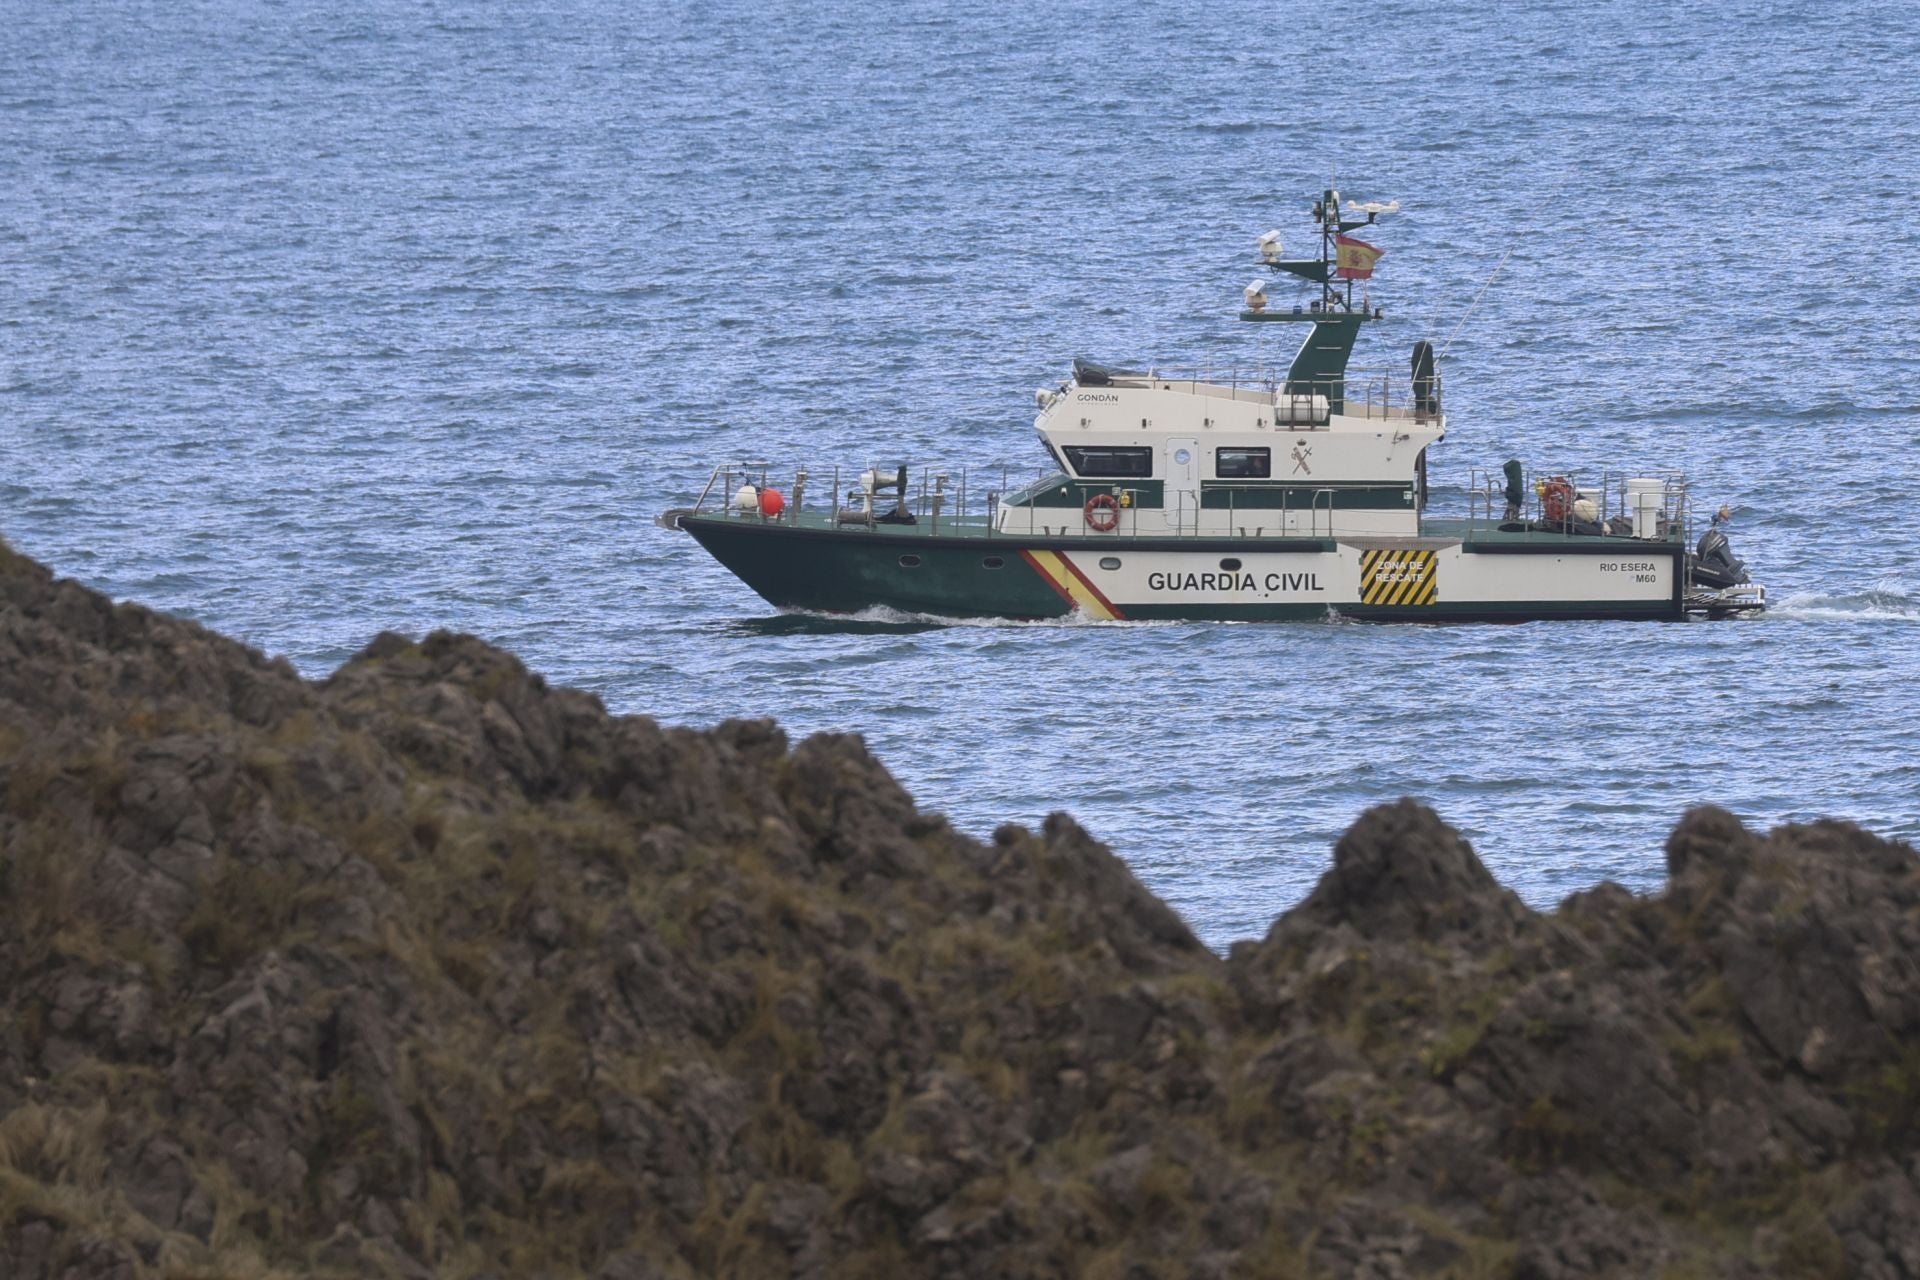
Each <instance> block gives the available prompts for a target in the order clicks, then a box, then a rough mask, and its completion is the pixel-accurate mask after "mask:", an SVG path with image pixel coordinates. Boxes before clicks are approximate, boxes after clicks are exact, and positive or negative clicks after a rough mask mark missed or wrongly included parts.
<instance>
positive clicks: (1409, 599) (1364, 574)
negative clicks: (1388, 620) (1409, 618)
mask: <svg viewBox="0 0 1920 1280" xmlns="http://www.w3.org/2000/svg"><path fill="white" fill-rule="evenodd" d="M1438 578H1439V553H1438V552H1435V551H1412V550H1394V549H1392V548H1383V549H1380V550H1375V551H1363V552H1361V553H1360V603H1361V604H1380V605H1423V604H1435V603H1437V602H1438V601H1439V599H1440V591H1439V581H1438Z"/></svg>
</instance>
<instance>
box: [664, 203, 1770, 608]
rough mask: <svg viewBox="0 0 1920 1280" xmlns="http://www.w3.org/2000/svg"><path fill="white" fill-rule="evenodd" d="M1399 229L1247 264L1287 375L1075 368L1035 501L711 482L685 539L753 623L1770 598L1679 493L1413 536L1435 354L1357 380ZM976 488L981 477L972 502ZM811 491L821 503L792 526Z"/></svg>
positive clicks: (1427, 521)
mask: <svg viewBox="0 0 1920 1280" xmlns="http://www.w3.org/2000/svg"><path fill="white" fill-rule="evenodd" d="M1398 208H1399V204H1398V202H1395V203H1392V204H1380V203H1368V204H1358V203H1355V202H1352V201H1349V202H1348V203H1347V204H1346V205H1345V206H1344V207H1343V206H1342V205H1341V201H1340V193H1339V192H1338V191H1335V190H1327V191H1324V192H1323V193H1322V194H1321V197H1320V199H1319V200H1317V201H1315V202H1314V204H1313V209H1312V218H1313V223H1314V226H1315V234H1316V235H1317V238H1318V240H1319V252H1318V254H1317V256H1313V257H1307V258H1298V259H1294V258H1286V257H1283V256H1282V249H1281V243H1280V236H1279V233H1277V232H1268V233H1267V234H1266V235H1264V236H1261V237H1260V238H1259V240H1258V242H1257V244H1258V252H1259V261H1260V264H1261V266H1263V267H1264V268H1265V269H1266V271H1267V272H1268V278H1270V279H1271V278H1277V277H1282V276H1291V277H1296V278H1298V279H1300V280H1304V281H1306V282H1307V283H1308V285H1310V286H1312V287H1313V296H1311V297H1309V298H1307V299H1306V300H1304V301H1301V302H1298V303H1295V304H1293V305H1291V306H1280V305H1273V304H1271V303H1270V301H1269V298H1268V296H1267V290H1266V283H1265V282H1264V281H1262V280H1256V281H1255V282H1254V283H1253V284H1250V285H1248V286H1247V287H1246V288H1245V290H1244V298H1245V307H1244V309H1243V310H1242V311H1241V312H1240V318H1241V319H1242V320H1244V321H1247V322H1249V323H1252V324H1263V325H1264V324H1291V325H1295V326H1297V327H1299V328H1302V329H1304V330H1305V336H1304V338H1303V340H1302V341H1301V343H1300V348H1299V353H1298V354H1297V355H1295V356H1294V358H1293V362H1292V363H1291V364H1290V365H1289V366H1288V367H1287V368H1286V370H1285V371H1284V372H1281V371H1279V370H1277V369H1275V370H1271V371H1268V370H1261V369H1253V370H1247V371H1237V370H1227V371H1217V370H1204V371H1203V370H1172V369H1159V368H1148V369H1124V368H1114V367H1108V366H1104V365H1099V364H1094V363H1090V362H1087V361H1084V360H1076V361H1075V362H1074V365H1073V374H1072V376H1071V377H1070V378H1068V379H1066V380H1065V381H1063V382H1061V383H1059V384H1058V385H1056V386H1051V387H1043V388H1041V389H1040V390H1039V391H1038V392H1037V393H1036V400H1037V402H1038V406H1039V415H1038V416H1037V417H1036V418H1035V419H1034V429H1035V430H1036V431H1037V432H1038V433H1039V435H1040V439H1041V442H1042V443H1043V444H1044V446H1045V447H1046V451H1047V454H1048V455H1049V458H1050V460H1051V462H1052V464H1053V465H1052V467H1051V468H1049V469H1048V470H1047V471H1045V472H1044V473H1042V474H1041V475H1040V477H1039V478H1038V479H1035V480H1033V481H1032V482H1031V483H1027V484H1022V485H1015V484H1013V483H1012V482H1011V481H1010V480H1009V479H1008V478H1007V477H1006V476H1005V475H1004V473H1003V474H1002V476H1001V481H1000V483H999V484H998V485H992V484H990V483H988V482H987V481H983V478H982V476H981V475H980V474H979V473H978V472H975V473H971V474H970V473H969V472H967V471H965V470H958V471H948V470H939V469H934V468H921V469H919V470H918V471H917V472H910V471H909V469H908V468H907V467H905V466H892V467H874V466H871V465H870V466H868V467H866V468H865V469H862V470H858V471H856V470H853V469H849V470H848V471H847V472H846V473H844V474H843V473H842V472H840V471H838V470H836V471H833V472H832V473H830V474H828V473H823V472H821V471H818V470H806V469H802V470H799V471H797V472H795V473H793V476H792V480H791V482H790V484H788V485H787V487H786V491H785V492H784V493H783V492H782V491H781V489H780V488H779V487H778V486H777V485H776V484H775V483H774V479H775V477H774V475H773V473H772V471H771V468H770V466H769V465H768V464H766V463H757V462H733V463H722V464H720V465H718V466H716V467H715V468H714V469H713V472H712V474H711V476H710V477H709V479H708V481H707V485H706V489H705V490H704V491H703V492H702V493H701V495H700V498H699V500H698V501H697V502H696V503H695V505H694V506H692V507H690V508H680V509H676V510H672V511H668V512H665V513H663V514H662V515H661V516H660V517H658V522H659V523H660V524H662V525H664V526H666V527H667V528H670V529H681V530H684V531H686V532H687V533H689V534H691V535H692V536H693V537H694V538H695V539H696V540H698V541H699V543H700V545H701V546H703V547H705V548H706V549H707V551H708V552H710V553H711V554H712V555H713V556H714V558H715V559H717V560H719V561H720V563H721V564H723V565H725V566H726V567H727V568H728V569H730V570H732V571H733V573H735V574H736V575H737V576H738V577H739V578H740V579H741V580H742V581H743V582H745V583H746V584H747V585H748V586H749V587H751V588H752V589H753V590H754V591H756V592H758V593H759V594H760V595H761V596H762V597H763V598H764V599H766V600H767V601H768V602H769V603H771V604H773V605H775V606H777V607H779V608H781V609H788V610H804V611H813V612H823V613H835V614H851V613H861V612H864V611H869V610H882V609H884V610H893V611H897V612H900V613H906V614H916V615H932V616H934V617H1000V618H1013V619H1039V618H1057V617H1063V616H1066V615H1069V614H1076V613H1077V614H1080V615H1084V616H1085V617H1087V618H1090V619H1096V620H1109V619H1196V620H1201V619H1217V620H1262V621H1265V620H1275V621H1277V620H1290V619H1312V618H1327V617H1341V618H1353V619H1362V620H1368V621H1380V622H1430V621H1469V620H1481V621H1484V620H1503V621H1522V620H1530V619H1546V618H1635V619H1650V618H1665V619H1679V618H1684V617H1687V616H1689V615H1701V616H1707V617H1724V616H1727V615H1731V614H1741V613H1752V612H1756V611H1758V610H1761V609H1764V608H1765V606H1766V589H1765V588H1764V587H1762V586H1759V585H1758V584H1755V583H1753V582H1751V581H1750V580H1749V577H1748V574H1747V571H1746V567H1745V565H1744V564H1743V563H1742V562H1741V561H1740V560H1739V559H1737V558H1736V557H1735V556H1734V555H1733V553H1732V551H1731V549H1730V548H1729V546H1728V544H1727V540H1726V536H1725V534H1724V533H1723V532H1722V531H1721V530H1720V529H1719V528H1718V527H1717V526H1718V524H1719V523H1720V522H1721V520H1723V519H1724V517H1725V508H1722V509H1721V514H1720V516H1719V517H1717V518H1715V519H1714V520H1713V521H1712V522H1711V525H1710V527H1707V528H1705V529H1704V530H1702V535H1701V537H1700V540H1699V542H1698V543H1697V544H1694V543H1693V542H1692V541H1691V539H1692V533H1693V525H1694V523H1695V522H1694V517H1693V511H1692V504H1691V501H1690V496H1689V493H1688V489H1687V484H1686V480H1685V477H1684V476H1682V475H1679V474H1677V473H1673V472H1657V471H1646V470H1641V471H1636V472H1626V471H1618V472H1616V471H1607V472H1605V473H1603V474H1601V475H1598V476H1592V477H1582V476H1578V475H1575V474H1574V473H1572V472H1571V471H1565V470H1562V471H1543V472H1538V473H1536V474H1534V475H1532V476H1529V475H1528V474H1527V472H1526V470H1525V468H1524V467H1523V466H1522V464H1521V463H1520V462H1519V461H1517V460H1513V461H1508V462H1506V463H1505V464H1504V465H1503V466H1501V467H1499V468H1498V469H1497V470H1496V469H1493V468H1487V469H1479V468H1475V469H1471V470H1470V471H1469V473H1468V475H1467V478H1466V486H1465V487H1466V490H1467V509H1466V510H1465V511H1459V512H1455V513H1453V514H1451V515H1433V514H1429V513H1428V511H1427V497H1428V491H1427V451H1428V449H1429V448H1431V447H1432V446H1433V445H1435V444H1437V443H1439V442H1440V441H1441V440H1444V439H1445V438H1446V435H1447V417H1446V413H1445V411H1444V408H1443V403H1444V397H1443V394H1442V391H1443V388H1442V379H1441V375H1440V370H1439V368H1438V365H1437V362H1436V360H1435V356H1434V350H1433V347H1432V344H1431V343H1429V342H1427V341H1424V340H1422V341H1420V342H1417V343H1415V344H1414V347H1413V351H1412V356H1411V359H1410V361H1409V362H1408V364H1407V366H1406V371H1405V373H1404V374H1401V373H1397V372H1388V373H1363V372H1350V371H1349V370H1348V367H1347V365H1348V358H1349V356H1350V355H1351V354H1352V352H1353V348H1354V344H1355V341H1356V339H1357V338H1358V337H1359V335H1360V331H1361V330H1362V329H1363V328H1365V327H1367V326H1368V325H1371V324H1375V323H1377V322H1379V321H1381V320H1382V319H1383V318H1384V310H1383V308H1381V307H1379V306H1377V305H1374V304H1373V302H1372V301H1371V299H1370V297H1369V296H1368V294H1367V293H1366V292H1362V293H1361V296H1360V299H1359V301H1358V302H1356V301H1355V297H1354V292H1355V285H1356V284H1357V283H1360V282H1363V281H1368V280H1370V279H1371V278H1372V274H1373V271H1374V266H1375V263H1376V261H1377V260H1378V258H1379V257H1380V256H1381V255H1382V252H1383V251H1382V250H1380V249H1378V248H1376V247H1375V246H1373V245H1372V244H1369V243H1368V242H1366V241H1364V240H1361V239H1359V238H1358V237H1356V236H1355V235H1353V234H1352V233H1354V232H1357V231H1360V230H1362V229H1363V228H1367V227H1369V226H1372V225H1374V224H1376V223H1377V222H1378V221H1379V219H1380V218H1381V217H1382V216H1383V215H1386V214H1391V213H1393V212H1395V211H1397V210H1398ZM988 479H989V480H990V478H988ZM823 480H824V481H826V483H827V501H824V502H820V501H815V502H814V503H812V504H811V505H809V503H808V498H809V496H810V494H809V489H810V488H813V487H815V486H817V485H818V484H819V482H820V481H823Z"/></svg>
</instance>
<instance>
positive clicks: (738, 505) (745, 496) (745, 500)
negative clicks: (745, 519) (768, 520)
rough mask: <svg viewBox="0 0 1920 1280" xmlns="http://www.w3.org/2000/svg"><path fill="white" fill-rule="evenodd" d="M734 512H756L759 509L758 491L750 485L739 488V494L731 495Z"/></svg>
mask: <svg viewBox="0 0 1920 1280" xmlns="http://www.w3.org/2000/svg"><path fill="white" fill-rule="evenodd" d="M733 509H734V510H735V511H758V510H759V509H760V491H759V490H758V489H756V488H754V487H753V486H752V485H751V484H743V485H741V486H740V492H738V493H736V494H734V495H733Z"/></svg>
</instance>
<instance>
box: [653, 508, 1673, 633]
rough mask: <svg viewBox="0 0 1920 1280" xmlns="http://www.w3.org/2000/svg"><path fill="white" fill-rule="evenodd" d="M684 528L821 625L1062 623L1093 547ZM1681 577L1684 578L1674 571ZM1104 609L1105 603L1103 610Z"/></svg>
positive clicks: (1438, 611) (1324, 607) (1571, 608)
mask: <svg viewBox="0 0 1920 1280" xmlns="http://www.w3.org/2000/svg"><path fill="white" fill-rule="evenodd" d="M679 524H680V527H681V528H682V529H684V530H685V531H686V532H688V533H690V534H692V535H693V537H694V538H695V540H697V541H698V542H699V543H700V545H701V546H702V547H704V548H706V550H707V551H708V552H709V553H710V554H711V555H712V556H713V557H714V559H716V560H718V561H719V562H720V563H721V564H722V565H724V566H726V568H728V569H729V570H731V571H732V572H733V573H734V574H735V575H736V576H737V577H739V578H740V580H741V581H743V582H745V583H746V584H747V585H748V586H749V587H751V588H752V589H753V590H754V591H755V592H756V593H758V594H759V595H760V596H761V598H763V599H765V600H766V601H767V602H768V603H769V604H772V605H774V606H776V607H777V608H781V609H794V610H805V611H808V612H815V613H839V614H851V613H859V612H862V611H863V610H869V609H875V608H885V609H892V610H895V611H898V612H901V613H910V614H926V615H932V616H935V617H948V618H1008V619H1015V620H1029V619H1044V618H1061V617H1065V616H1067V615H1068V614H1070V613H1072V612H1074V611H1075V609H1076V607H1077V604H1076V601H1075V599H1074V598H1073V596H1072V595H1070V594H1069V593H1068V592H1067V591H1065V590H1063V589H1062V587H1061V586H1060V585H1057V582H1056V579H1057V578H1059V577H1061V576H1063V575H1061V574H1060V573H1059V572H1058V561H1057V560H1055V561H1051V563H1052V564H1053V565H1054V573H1053V574H1052V575H1051V576H1050V573H1049V571H1048V569H1047V568H1046V567H1045V566H1046V564H1047V563H1049V561H1048V559H1047V557H1048V553H1049V552H1055V551H1062V550H1069V551H1075V552H1085V551H1087V550H1089V549H1090V548H1089V546H1088V543H1087V540H1086V539H1084V538H1081V539H1059V538H1053V539H1048V538H1031V537H1021V536H1014V535H1003V534H993V533H989V532H987V530H986V529H985V526H984V525H976V526H974V527H972V528H966V529H955V528H954V527H953V526H952V525H948V526H945V527H944V529H943V531H942V532H940V533H938V534H937V535H935V534H932V533H930V532H928V531H925V530H923V529H912V528H903V529H900V530H897V531H889V530H887V529H886V528H885V527H882V528H880V529H875V530H869V529H867V528H865V527H853V528H846V529H835V528H831V527H822V526H819V525H815V526H812V527H807V526H804V525H799V526H796V525H792V524H786V523H773V522H760V521H755V520H740V519H735V518H729V517H726V516H718V515H715V516H693V515H689V516H684V517H682V518H681V520H680V522H679ZM1334 545H1335V544H1334V543H1333V542H1331V541H1322V540H1315V539H1297V540H1291V541H1284V542H1283V541H1280V540H1268V543H1267V545H1263V546H1262V547H1260V548H1258V550H1262V551H1283V552H1284V551H1293V552H1327V551H1332V550H1333V549H1334ZM1600 549H1604V550H1605V551H1607V552H1609V553H1612V554H1618V552H1619V551H1620V548H1619V546H1618V545H1617V544H1616V545H1614V546H1611V547H1605V548H1596V547H1593V546H1586V545H1582V544H1579V543H1575V542H1568V543H1559V544H1556V545H1554V546H1539V547H1528V548H1523V547H1519V546H1487V547H1485V548H1484V550H1485V551H1488V552H1502V553H1512V552H1516V551H1523V550H1530V551H1538V552H1549V551H1557V552H1560V553H1563V554H1564V553H1569V552H1572V553H1581V552H1584V551H1596V550H1600ZM1115 550H1117V551H1118V550H1125V551H1129V552H1142V551H1178V552H1183V553H1202V554H1210V555H1211V554H1224V555H1230V554H1234V553H1243V554H1244V553H1249V551H1250V548H1248V546H1247V545H1246V543H1244V542H1242V541H1229V540H1221V539H1204V538H1191V537H1189V538H1179V539H1131V538H1130V539H1127V540H1126V544H1125V546H1124V547H1122V546H1119V545H1116V546H1115ZM1676 567H1677V566H1676ZM1102 603H1105V602H1104V601H1102ZM1106 607H1107V608H1109V609H1112V610H1113V614H1107V613H1103V612H1099V611H1098V610H1096V611H1094V616H1096V617H1108V616H1113V615H1114V614H1117V615H1119V616H1121V617H1124V618H1126V619H1139V620H1175V621H1218V622H1293V621H1312V620H1324V619H1327V618H1329V617H1333V616H1338V617H1340V618H1347V619H1353V620H1357V621H1368V622H1486V621H1498V622H1525V621H1533V620H1544V619H1595V620H1597V619H1633V620H1643V621H1644V620H1666V619H1678V618H1681V617H1683V616H1684V615H1683V612H1682V610H1681V607H1680V601H1679V599H1678V598H1677V596H1676V597H1675V598H1672V599H1667V598H1661V599H1652V600H1506V601H1485V600H1481V601H1471V600H1455V601H1447V600H1444V599H1443V600H1439V601H1436V602H1434V603H1432V604H1426V605H1420V606H1414V607H1398V608H1396V607H1386V606H1378V605H1371V606H1370V605H1364V604H1360V603H1357V602H1338V603H1333V604H1329V603H1327V602H1324V601H1313V602H1280V601H1272V602H1250V603H1242V602H1205V601H1195V600H1188V601H1179V602H1167V603H1147V602H1138V603H1124V604H1121V605H1118V606H1115V605H1111V604H1107V606H1106Z"/></svg>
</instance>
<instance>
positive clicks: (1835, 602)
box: [1767, 581, 1920, 622]
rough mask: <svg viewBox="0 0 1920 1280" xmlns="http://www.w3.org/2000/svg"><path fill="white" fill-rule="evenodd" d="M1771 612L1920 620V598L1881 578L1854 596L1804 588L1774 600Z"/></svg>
mask: <svg viewBox="0 0 1920 1280" xmlns="http://www.w3.org/2000/svg"><path fill="white" fill-rule="evenodd" d="M1767 612H1768V613H1770V614H1773V615H1775V616H1777V617H1783V618H1891V619H1894V620H1897V621H1902V622H1920V598H1915V596H1914V595H1913V593H1912V592H1910V591H1908V590H1907V589H1906V588H1905V586H1904V585H1902V584H1900V583H1897V582H1890V581H1881V582H1877V583H1875V584H1874V585H1873V586H1872V587H1871V588H1869V589H1868V590H1866V591H1861V592H1855V593H1853V594H1851V595H1821V594H1819V593H1818V592H1811V591H1803V592H1799V593H1797V594H1795V595H1791V596H1788V597H1787V598H1786V599H1784V600H1779V601H1775V602H1771V603H1770V604H1769V605H1768V606H1767Z"/></svg>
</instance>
